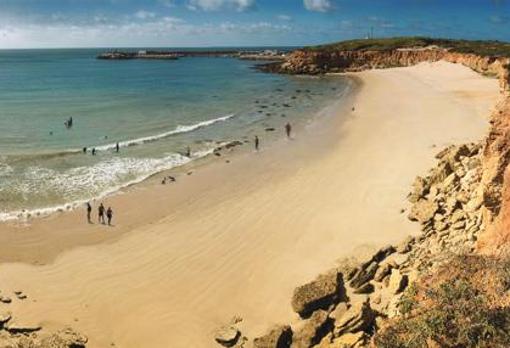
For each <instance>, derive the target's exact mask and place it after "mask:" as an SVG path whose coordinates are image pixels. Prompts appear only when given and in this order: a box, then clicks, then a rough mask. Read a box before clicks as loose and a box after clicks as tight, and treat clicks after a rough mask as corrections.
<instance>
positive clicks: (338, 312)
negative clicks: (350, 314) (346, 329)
mask: <svg viewBox="0 0 510 348" xmlns="http://www.w3.org/2000/svg"><path fill="white" fill-rule="evenodd" d="M348 309H349V305H348V304H347V303H345V302H340V303H339V304H338V306H336V307H335V309H333V310H332V311H331V313H329V317H330V318H331V319H333V320H335V321H336V320H339V319H340V318H342V317H343V315H344V314H345V313H346V312H347V310H348Z"/></svg>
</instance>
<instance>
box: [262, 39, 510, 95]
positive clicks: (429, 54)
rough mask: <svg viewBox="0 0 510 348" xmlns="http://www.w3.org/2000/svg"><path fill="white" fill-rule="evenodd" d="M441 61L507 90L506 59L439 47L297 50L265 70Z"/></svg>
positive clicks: (509, 64)
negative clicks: (494, 80)
mask: <svg viewBox="0 0 510 348" xmlns="http://www.w3.org/2000/svg"><path fill="white" fill-rule="evenodd" d="M440 60H444V61H447V62H451V63H458V64H462V65H465V66H467V67H469V68H471V69H473V70H474V71H476V72H479V73H481V74H484V75H491V76H496V77H497V78H498V79H499V81H500V86H501V90H504V91H507V90H508V89H509V83H510V74H509V68H510V59H509V58H505V57H482V56H478V55H476V54H468V53H458V52H452V51H450V50H448V49H447V48H439V47H431V48H429V49H394V50H387V51H368V50H358V51H330V50H297V51H294V52H293V53H292V54H289V55H288V56H287V57H286V59H285V61H284V62H283V63H277V64H272V65H268V66H267V70H269V71H272V72H278V73H285V74H311V75H316V74H324V73H328V72H354V71H362V70H367V69H381V68H392V67H404V66H411V65H416V64H418V63H421V62H437V61H440Z"/></svg>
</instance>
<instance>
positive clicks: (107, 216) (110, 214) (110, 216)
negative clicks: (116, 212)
mask: <svg viewBox="0 0 510 348" xmlns="http://www.w3.org/2000/svg"><path fill="white" fill-rule="evenodd" d="M112 217H113V210H112V207H108V210H106V218H107V219H108V226H111V225H112Z"/></svg>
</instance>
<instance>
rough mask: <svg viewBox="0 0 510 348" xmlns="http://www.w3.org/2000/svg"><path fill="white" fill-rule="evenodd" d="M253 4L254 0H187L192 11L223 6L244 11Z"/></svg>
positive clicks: (218, 8) (213, 9)
mask: <svg viewBox="0 0 510 348" xmlns="http://www.w3.org/2000/svg"><path fill="white" fill-rule="evenodd" d="M253 6H255V0H188V8H189V9H190V10H193V11H196V10H204V11H216V10H220V9H223V8H233V9H235V10H237V11H245V10H247V9H249V8H251V7H253Z"/></svg>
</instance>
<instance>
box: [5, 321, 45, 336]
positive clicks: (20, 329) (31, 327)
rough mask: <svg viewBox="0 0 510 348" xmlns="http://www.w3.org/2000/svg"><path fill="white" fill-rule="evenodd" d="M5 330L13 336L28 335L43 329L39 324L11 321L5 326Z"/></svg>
mask: <svg viewBox="0 0 510 348" xmlns="http://www.w3.org/2000/svg"><path fill="white" fill-rule="evenodd" d="M4 329H5V330H6V331H8V332H9V333H11V334H19V333H21V334H26V333H31V332H35V331H39V330H41V329H42V327H41V326H40V325H38V324H30V323H24V322H20V321H18V320H14V319H11V320H9V321H8V322H7V323H5V324H4Z"/></svg>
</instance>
